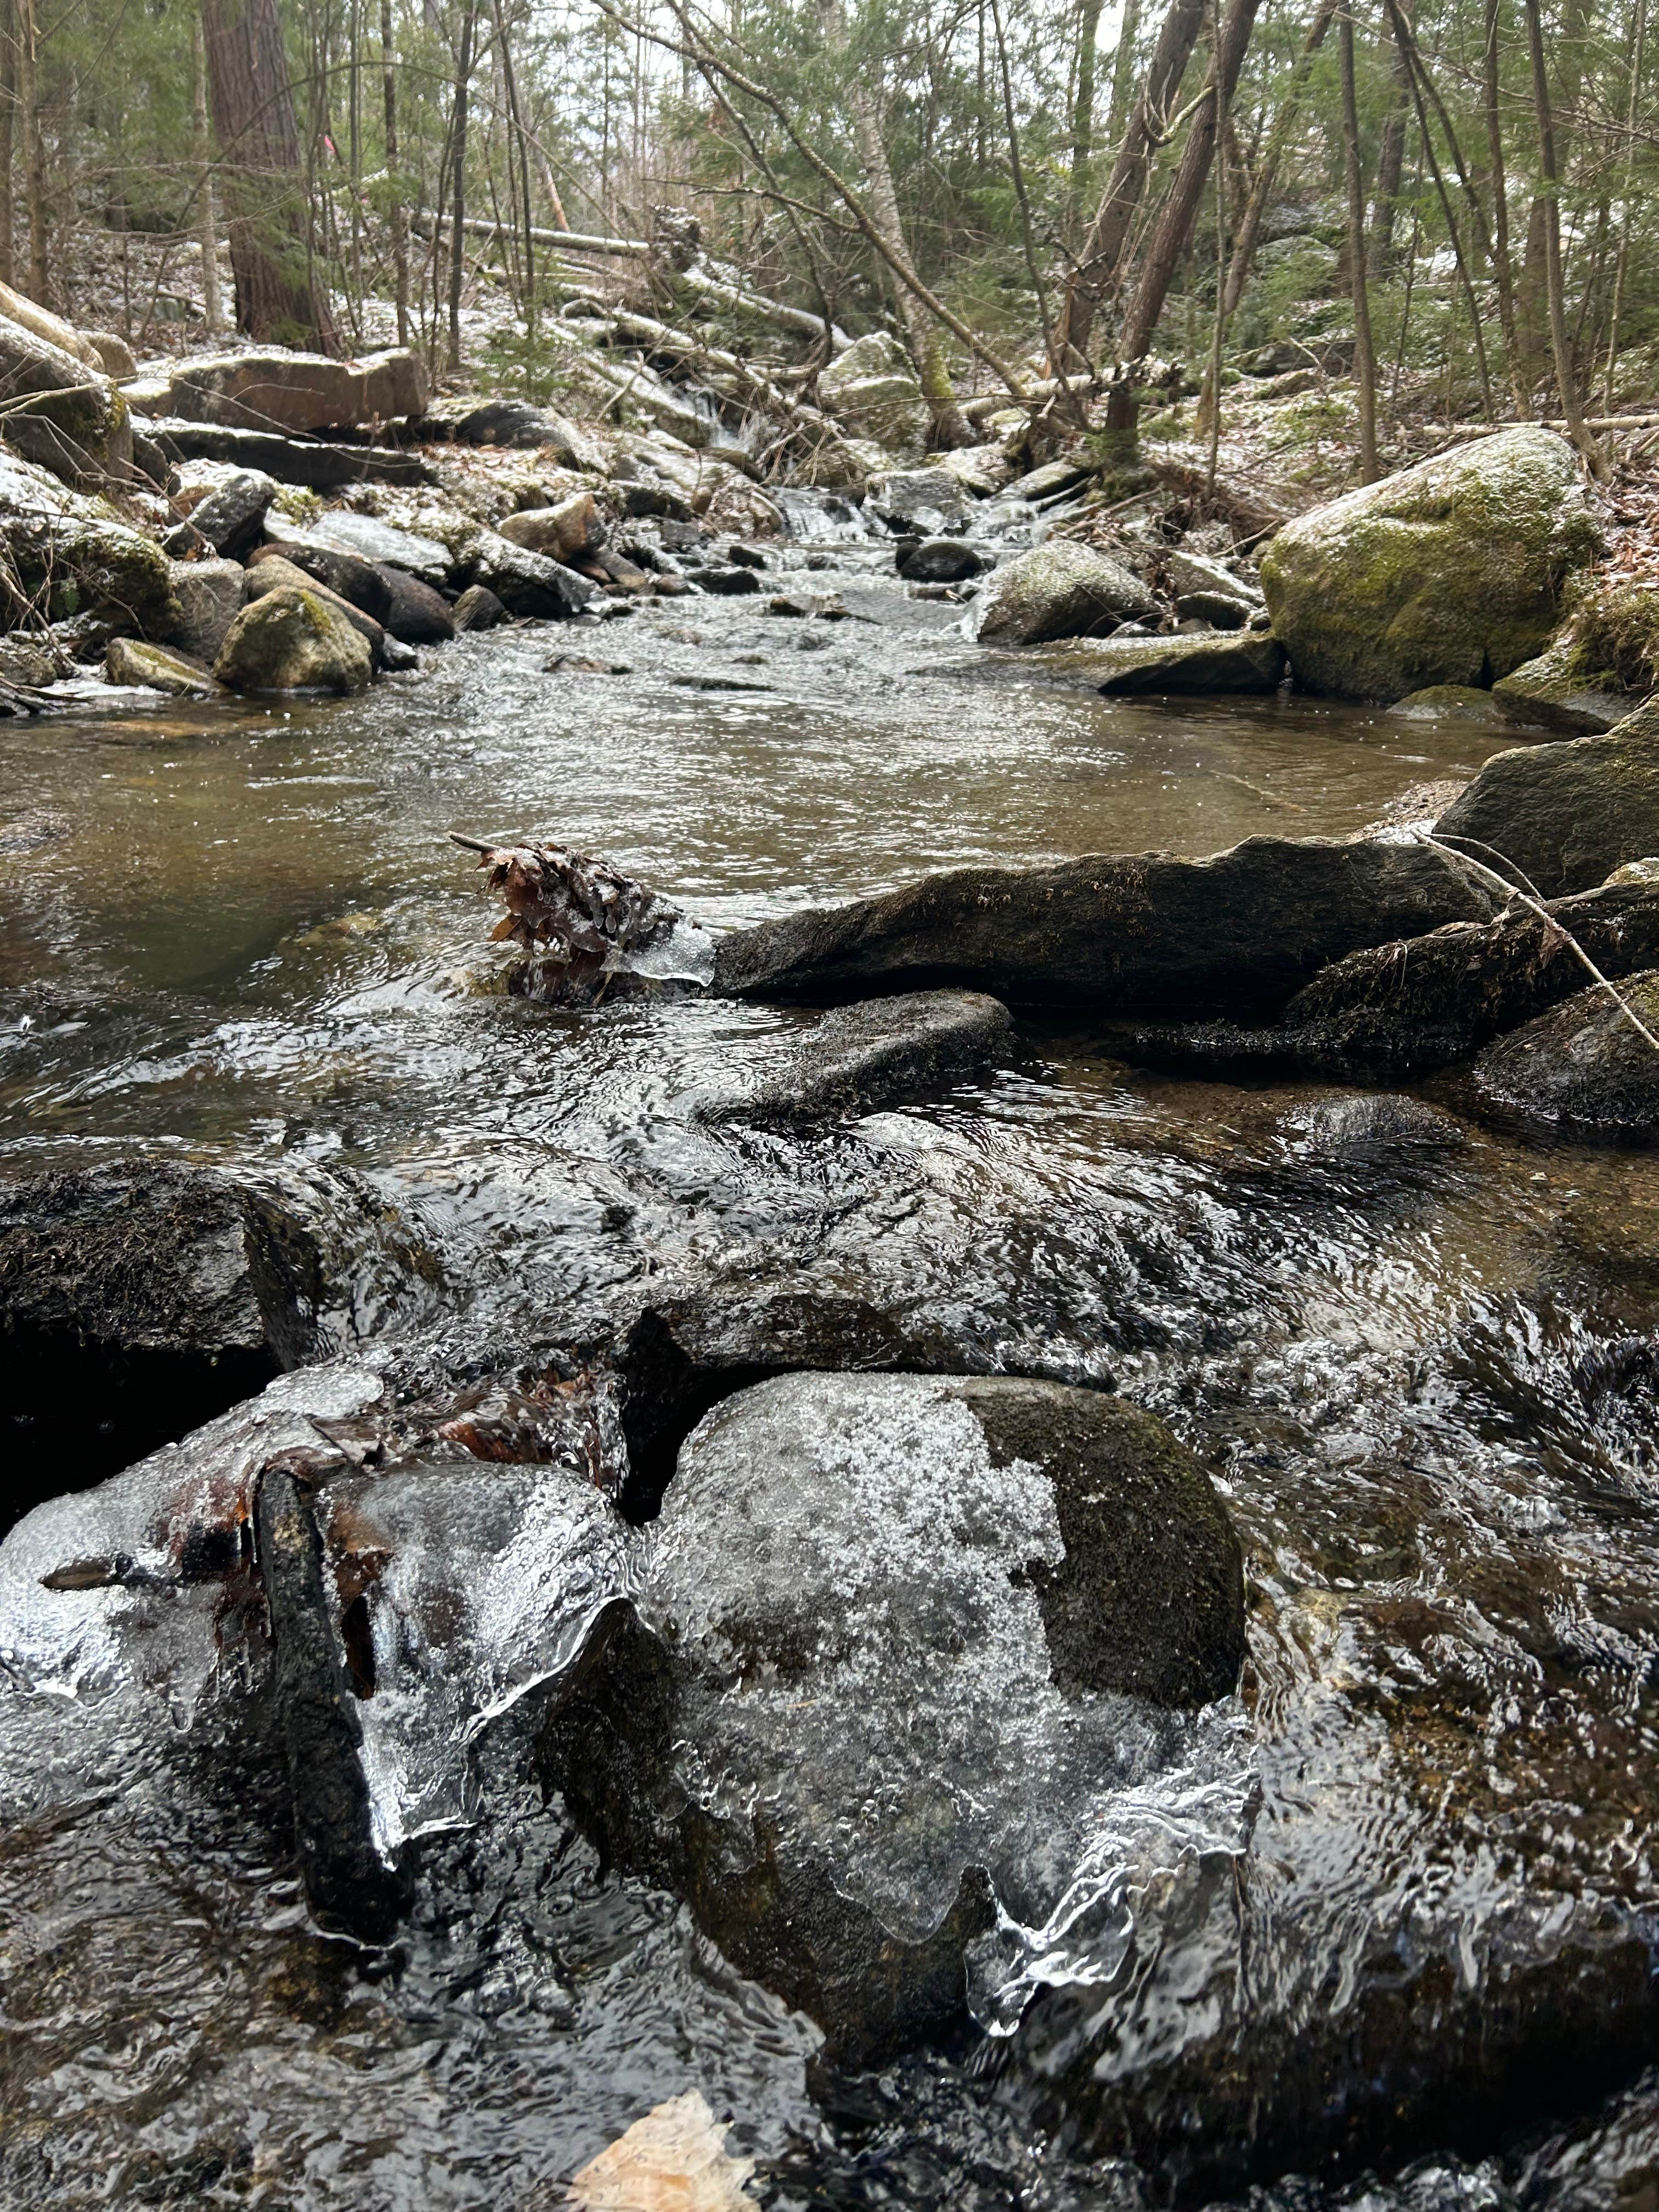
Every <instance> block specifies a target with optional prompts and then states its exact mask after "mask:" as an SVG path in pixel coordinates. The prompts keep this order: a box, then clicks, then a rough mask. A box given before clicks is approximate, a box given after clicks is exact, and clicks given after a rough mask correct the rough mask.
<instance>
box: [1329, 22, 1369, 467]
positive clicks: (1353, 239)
mask: <svg viewBox="0 0 1659 2212" xmlns="http://www.w3.org/2000/svg"><path fill="white" fill-rule="evenodd" d="M1337 36H1338V39H1339V40H1340V46H1341V55H1342V173H1343V179H1344V181H1345V182H1346V186H1347V193H1348V259H1349V263H1350V275H1351V281H1352V286H1353V373H1354V382H1355V385H1356V386H1357V387H1358V397H1359V481H1360V483H1376V354H1375V352H1374V351H1373V349H1372V346H1371V299H1370V276H1369V274H1368V270H1367V265H1366V244H1365V180H1364V176H1363V175H1362V174H1361V173H1360V167H1359V106H1358V99H1357V97H1356V94H1355V90H1354V66H1353V12H1352V7H1345V8H1344V9H1343V10H1342V15H1341V18H1340V21H1339V23H1338V25H1337Z"/></svg>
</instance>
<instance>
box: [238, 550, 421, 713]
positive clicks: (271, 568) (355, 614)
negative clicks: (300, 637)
mask: <svg viewBox="0 0 1659 2212" xmlns="http://www.w3.org/2000/svg"><path fill="white" fill-rule="evenodd" d="M242 592H243V596H244V597H245V598H246V599H248V600H249V601H250V602H252V601H254V600H257V599H264V598H267V597H268V596H269V595H270V593H271V592H305V593H307V596H308V597H310V598H313V599H319V600H321V602H322V603H323V605H325V606H327V607H331V608H332V609H333V610H334V611H335V612H336V613H337V614H338V615H340V616H342V617H343V618H344V619H345V620H346V621H347V622H349V623H350V625H351V627H352V629H355V630H356V633H357V635H358V636H359V637H361V638H362V640H363V641H364V643H365V644H366V645H367V646H368V650H369V657H370V663H371V665H372V666H373V667H374V668H380V666H381V665H383V664H384V662H385V659H386V631H385V629H383V628H382V626H381V625H380V623H378V622H376V621H375V619H374V616H373V615H368V614H365V613H364V612H363V611H362V608H361V607H360V606H357V605H354V603H353V602H352V601H351V600H350V599H347V598H346V597H345V596H344V594H343V592H336V591H332V590H331V589H330V587H329V586H328V585H326V584H320V583H319V582H318V581H317V580H316V578H315V577H314V576H312V575H309V574H307V572H306V570H305V569H303V568H295V565H294V563H293V562H291V561H285V560H283V558H282V556H280V555H277V556H275V557H274V558H271V559H269V560H264V561H260V562H257V563H256V564H255V565H254V566H253V567H252V568H249V569H248V570H247V572H246V576H245V578H244V580H243V584H242ZM264 688H267V689H269V688H271V687H269V686H267V687H264Z"/></svg>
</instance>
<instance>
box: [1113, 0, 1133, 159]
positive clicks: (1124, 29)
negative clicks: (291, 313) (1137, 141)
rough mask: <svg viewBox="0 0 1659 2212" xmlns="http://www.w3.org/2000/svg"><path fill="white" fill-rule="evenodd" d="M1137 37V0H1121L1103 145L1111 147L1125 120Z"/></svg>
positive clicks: (1130, 96)
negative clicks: (1121, 10)
mask: <svg viewBox="0 0 1659 2212" xmlns="http://www.w3.org/2000/svg"><path fill="white" fill-rule="evenodd" d="M1139 36H1140V0H1123V19H1122V21H1121V23H1120V24H1119V26H1118V33H1117V51H1116V52H1115V53H1114V54H1113V56H1112V104H1111V106H1110V107H1109V109H1108V111H1107V115H1106V143H1107V144H1108V145H1109V146H1115V144H1116V143H1117V142H1118V140H1119V139H1120V138H1121V137H1122V135H1123V128H1124V125H1126V124H1127V122H1128V120H1129V103H1130V100H1131V99H1132V98H1133V94H1134V87H1135V41H1136V40H1137V39H1138V38H1139Z"/></svg>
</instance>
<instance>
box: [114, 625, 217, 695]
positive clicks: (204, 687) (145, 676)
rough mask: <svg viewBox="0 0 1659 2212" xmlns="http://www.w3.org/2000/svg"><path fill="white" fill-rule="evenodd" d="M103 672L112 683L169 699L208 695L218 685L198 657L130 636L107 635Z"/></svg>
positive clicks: (213, 691)
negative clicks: (134, 687) (107, 643)
mask: <svg viewBox="0 0 1659 2212" xmlns="http://www.w3.org/2000/svg"><path fill="white" fill-rule="evenodd" d="M104 672H105V674H106V676H107V677H108V678H109V680H110V682H111V683H112V684H137V685H140V686H141V687H142V688H143V690H147V691H159V692H161V694H162V695H163V696H165V697H167V698H170V699H210V698H211V697H212V696H213V695H214V693H215V692H216V691H217V690H218V689H219V686H218V684H216V682H215V681H214V678H213V671H212V670H211V669H210V668H208V667H206V666H205V665H204V664H203V663H202V662H201V661H199V660H192V659H190V657H189V656H188V655H187V654H185V653H176V652H170V651H169V650H168V648H167V647H166V646H164V645H146V644H144V643H143V641H142V640H141V639H138V638H133V637H117V638H112V639H111V641H110V645H109V650H108V652H107V653H106V654H105V656H104Z"/></svg>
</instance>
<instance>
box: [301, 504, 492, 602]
mask: <svg viewBox="0 0 1659 2212" xmlns="http://www.w3.org/2000/svg"><path fill="white" fill-rule="evenodd" d="M265 534H266V536H267V537H269V538H274V539H275V540H276V543H277V544H278V546H279V547H280V546H281V545H282V544H283V542H284V541H285V540H286V539H289V538H301V539H303V540H306V541H307V542H309V543H312V544H323V545H334V546H337V547H339V549H340V550H341V551H343V552H345V553H355V554H356V556H358V558H359V559H360V560H363V561H371V562H379V563H380V564H382V565H383V566H385V567H386V568H404V569H407V571H408V572H409V574H410V575H411V576H418V577H419V578H420V579H421V580H422V583H425V584H432V585H439V584H441V583H443V582H445V581H446V580H447V578H448V575H449V571H450V567H451V562H450V556H449V552H448V549H447V547H445V546H443V545H441V544H439V543H438V541H437V539H436V538H421V537H418V536H417V535H416V533H415V532H413V531H410V530H399V529H398V528H396V527H395V526H393V525H392V523H389V522H382V521H380V520H379V519H378V518H377V517H376V516H374V515H372V514H356V513H353V512H352V511H351V510H350V509H349V507H329V508H328V509H326V510H325V513H321V514H319V515H318V516H317V517H316V518H315V519H314V520H312V521H310V522H307V524H306V526H305V527H304V529H303V530H301V529H300V528H299V527H297V526H295V524H293V523H289V522H283V521H279V520H278V519H277V518H276V516H275V515H270V516H267V518H266V520H265Z"/></svg>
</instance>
